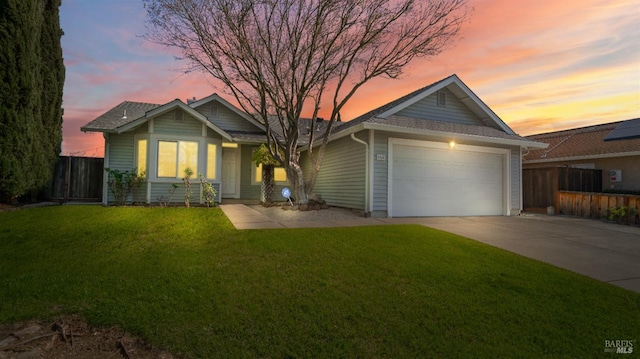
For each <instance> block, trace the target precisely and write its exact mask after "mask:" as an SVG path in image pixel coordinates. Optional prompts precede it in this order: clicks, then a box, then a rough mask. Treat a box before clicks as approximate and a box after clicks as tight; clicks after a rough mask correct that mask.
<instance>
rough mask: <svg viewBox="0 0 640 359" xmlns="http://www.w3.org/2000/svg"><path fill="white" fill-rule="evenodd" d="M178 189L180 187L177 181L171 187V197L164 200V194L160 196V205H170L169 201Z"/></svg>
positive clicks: (164, 206)
mask: <svg viewBox="0 0 640 359" xmlns="http://www.w3.org/2000/svg"><path fill="white" fill-rule="evenodd" d="M177 189H178V185H177V184H176V183H172V184H171V189H169V198H168V199H167V200H166V201H163V199H164V195H162V196H160V197H158V203H159V204H160V207H163V208H166V207H168V206H169V203H171V198H173V194H174V193H175V192H176V190H177Z"/></svg>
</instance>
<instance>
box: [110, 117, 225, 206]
mask: <svg viewBox="0 0 640 359" xmlns="http://www.w3.org/2000/svg"><path fill="white" fill-rule="evenodd" d="M176 111H179V110H174V111H170V112H167V113H165V114H162V115H160V116H158V117H156V118H153V119H152V120H150V122H149V123H145V124H143V125H142V126H140V127H138V128H136V129H133V130H131V131H130V132H127V133H123V134H113V133H112V134H109V135H108V145H109V151H108V162H107V161H105V167H107V168H113V169H118V170H121V171H132V170H133V169H134V168H135V166H136V142H137V140H138V139H147V140H148V147H147V166H148V168H147V178H146V181H145V183H144V184H143V185H142V186H141V188H140V189H139V194H138V197H139V199H140V200H142V201H145V202H147V203H158V202H166V201H168V200H169V196H171V203H184V185H183V182H182V180H181V179H180V178H157V177H156V167H155V163H157V142H158V141H159V140H163V139H169V140H188V141H197V142H198V146H199V147H198V152H199V155H198V171H197V173H194V175H193V177H192V180H191V182H192V194H191V203H194V204H195V203H201V202H202V200H203V198H202V190H201V188H200V187H201V185H200V181H199V173H205V171H206V150H207V149H206V146H207V143H209V142H212V143H215V144H217V145H218V151H217V152H216V174H217V175H216V177H217V178H216V179H215V180H208V182H210V183H212V185H213V187H214V188H215V189H216V191H217V194H216V198H215V201H217V202H219V201H220V182H221V175H220V171H221V163H222V151H221V148H222V147H221V144H222V140H221V136H220V135H219V134H218V133H215V132H214V131H211V130H209V129H207V130H206V131H205V130H204V127H203V126H204V124H203V123H202V122H201V121H199V120H197V119H195V118H193V117H191V116H189V115H188V114H187V113H182V116H181V119H176V117H175V116H176ZM178 118H179V117H178ZM150 131H151V132H150ZM203 131H204V132H205V133H206V134H207V135H206V136H203ZM173 184H176V185H177V186H178V188H177V189H176V190H175V191H173V192H174V193H173V195H171V193H170V192H171V191H172V189H173ZM106 198H107V201H108V203H110V202H113V200H114V198H113V195H112V194H111V193H110V192H107V196H106ZM132 200H133V196H132V195H131V196H130V197H129V199H128V201H132Z"/></svg>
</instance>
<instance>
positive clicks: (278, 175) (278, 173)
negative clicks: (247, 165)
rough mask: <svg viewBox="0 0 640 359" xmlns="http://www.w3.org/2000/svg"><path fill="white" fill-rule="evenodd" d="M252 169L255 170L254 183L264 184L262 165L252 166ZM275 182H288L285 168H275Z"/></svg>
mask: <svg viewBox="0 0 640 359" xmlns="http://www.w3.org/2000/svg"><path fill="white" fill-rule="evenodd" d="M252 168H253V169H254V172H253V183H255V184H258V183H262V164H259V165H258V167H256V166H252ZM273 180H274V181H275V182H287V171H285V170H284V167H275V168H274V169H273Z"/></svg>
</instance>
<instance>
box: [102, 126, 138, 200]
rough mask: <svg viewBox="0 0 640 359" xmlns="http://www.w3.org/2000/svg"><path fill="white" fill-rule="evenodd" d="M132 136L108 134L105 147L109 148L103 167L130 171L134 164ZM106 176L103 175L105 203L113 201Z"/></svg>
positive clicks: (127, 134) (129, 134)
mask: <svg viewBox="0 0 640 359" xmlns="http://www.w3.org/2000/svg"><path fill="white" fill-rule="evenodd" d="M133 138H134V134H133V133H123V134H113V133H110V134H108V137H107V146H109V155H108V160H105V162H104V167H105V168H110V169H112V170H120V171H132V170H133V168H134V167H135V164H134V161H133V159H134V155H133V154H134V152H133V147H134V140H133ZM106 180H107V174H106V173H105V190H106V199H107V203H109V202H112V201H113V200H114V198H113V194H112V193H111V191H109V189H108V188H107V185H106Z"/></svg>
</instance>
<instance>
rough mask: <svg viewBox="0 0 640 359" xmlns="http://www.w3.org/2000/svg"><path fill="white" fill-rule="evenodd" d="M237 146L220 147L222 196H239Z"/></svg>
mask: <svg viewBox="0 0 640 359" xmlns="http://www.w3.org/2000/svg"><path fill="white" fill-rule="evenodd" d="M238 153H239V149H238V148H226V147H223V148H222V198H240V193H239V192H240V191H239V190H240V188H239V185H238V183H237V180H238V173H237V172H238V168H239V163H238Z"/></svg>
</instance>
